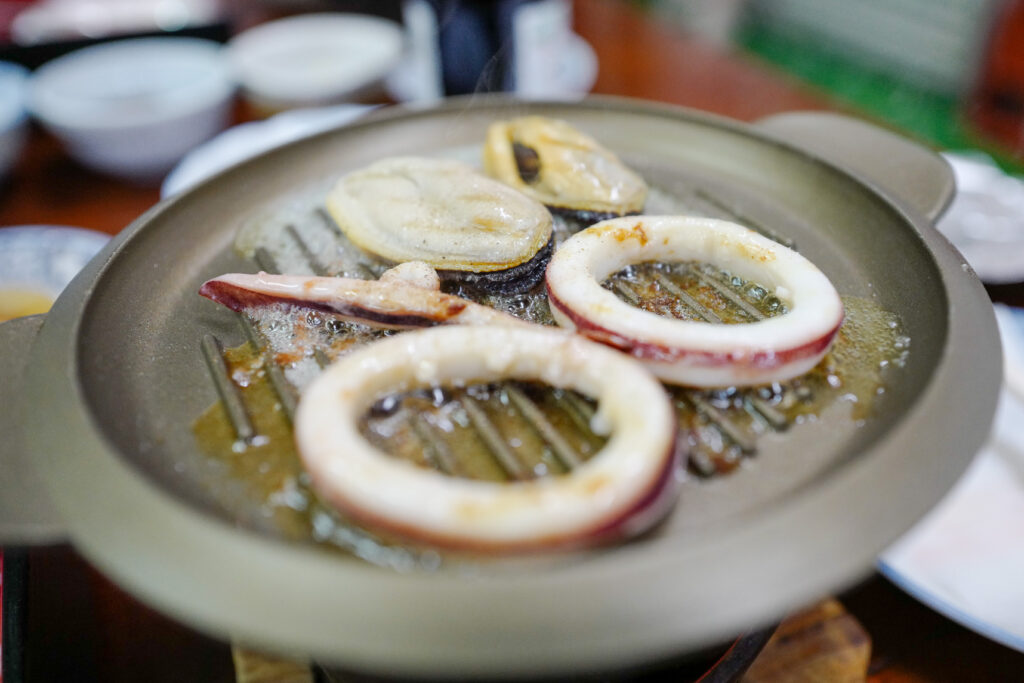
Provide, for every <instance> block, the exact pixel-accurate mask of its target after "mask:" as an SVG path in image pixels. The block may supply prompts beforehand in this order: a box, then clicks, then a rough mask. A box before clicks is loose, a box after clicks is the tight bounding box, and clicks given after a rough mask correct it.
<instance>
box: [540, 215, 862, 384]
mask: <svg viewBox="0 0 1024 683" xmlns="http://www.w3.org/2000/svg"><path fill="white" fill-rule="evenodd" d="M646 261H662V262H679V261H702V262H708V263H712V264H714V265H716V266H718V267H720V268H723V269H725V270H728V271H731V272H732V273H734V274H736V275H738V276H739V277H741V278H744V279H746V280H753V281H756V282H758V283H760V284H761V285H762V286H764V287H766V288H767V289H768V290H769V291H772V292H774V294H775V295H776V296H777V297H778V298H779V299H781V300H782V301H784V302H785V303H786V305H787V307H788V311H787V312H785V313H783V314H782V315H779V316H775V317H772V318H768V319H765V320H760V321H757V322H752V323H738V324H728V325H718V324H709V323H705V322H698V321H692V320H675V319H672V318H668V317H663V316H659V315H657V314H655V313H650V312H647V311H643V310H641V309H639V308H636V307H634V306H631V305H629V304H628V303H626V302H624V301H622V300H620V299H619V298H618V297H617V296H615V294H613V293H612V292H610V291H608V290H606V289H605V288H603V287H602V286H601V282H602V281H604V280H605V279H606V278H607V277H608V276H610V275H611V274H612V273H615V272H616V271H618V270H620V269H621V268H623V267H625V266H627V265H629V264H633V263H642V262H646ZM545 277H546V283H547V291H548V299H549V302H550V304H551V312H552V313H553V315H554V317H555V320H556V321H557V322H558V324H559V325H562V326H563V327H566V328H568V329H570V330H575V331H577V332H579V333H580V334H583V335H586V336H588V337H590V338H592V339H595V340H597V341H600V342H603V343H605V344H608V345H610V346H613V347H616V348H618V349H620V350H622V351H625V352H626V353H629V354H630V355H632V356H634V357H635V358H637V359H638V360H640V361H642V362H643V363H644V364H645V365H646V366H647V367H648V369H650V370H651V372H653V373H654V374H655V375H656V376H657V377H659V378H660V379H661V380H663V381H665V382H669V383H672V384H681V385H685V386H696V387H715V386H745V385H756V384H765V383H770V382H777V381H784V380H787V379H791V378H793V377H797V376H799V375H802V374H804V373H806V372H808V371H809V370H810V369H811V368H813V367H814V366H815V365H817V364H818V362H819V361H820V360H821V358H822V357H823V356H824V355H825V353H826V352H827V351H828V349H829V347H830V346H831V344H832V342H833V340H834V339H835V336H836V333H837V332H838V331H839V326H840V325H841V324H842V322H843V304H842V301H841V300H840V298H839V294H838V293H837V292H836V290H835V288H834V287H833V286H832V283H831V282H830V281H829V279H828V278H827V277H826V276H825V275H824V273H822V272H821V271H820V270H818V268H817V267H816V266H815V265H814V264H813V263H811V262H810V261H808V260H807V259H806V258H804V257H803V256H801V255H800V254H798V253H797V252H795V251H793V250H791V249H787V248H786V247H783V246H782V245H780V244H777V243H776V242H773V241H771V240H769V239H767V238H766V237H763V236H761V235H760V234H758V233H756V232H754V231H753V230H749V229H748V228H745V227H743V226H740V225H737V224H735V223H730V222H728V221H721V220H716V219H711V218H696V217H688V216H633V217H627V218H615V219H612V220H608V221H603V222H601V223H598V224H596V225H593V226H591V227H590V228H588V229H586V230H584V231H582V232H579V233H577V234H575V235H573V236H572V237H571V238H570V239H568V240H567V241H566V242H565V243H564V244H563V245H562V247H561V248H560V249H559V250H558V251H557V252H556V253H555V255H554V257H553V258H552V259H551V262H550V264H549V265H548V269H547V273H546V276H545Z"/></svg>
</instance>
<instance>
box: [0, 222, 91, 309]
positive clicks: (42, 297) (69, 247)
mask: <svg viewBox="0 0 1024 683" xmlns="http://www.w3.org/2000/svg"><path fill="white" fill-rule="evenodd" d="M109 239H110V236H109V235H106V234H103V233H101V232H96V231H94V230H86V229H84V228H75V227H70V226H61V225H23V226H16V227H9V228H0V322H3V321H5V320H10V319H12V318H19V317H21V316H25V315H35V314H37V313H46V312H47V311H48V310H49V309H50V306H51V304H53V302H54V300H55V299H56V298H57V296H58V295H60V293H61V291H62V290H63V289H64V287H66V286H67V284H68V283H69V282H71V280H72V279H74V277H75V275H77V274H78V271H80V270H81V269H82V267H83V266H85V264H86V263H88V262H89V261H90V260H91V259H92V257H93V256H95V255H96V253H97V252H98V251H99V250H100V249H102V248H103V246H104V245H105V244H106V243H107V241H108V240H109Z"/></svg>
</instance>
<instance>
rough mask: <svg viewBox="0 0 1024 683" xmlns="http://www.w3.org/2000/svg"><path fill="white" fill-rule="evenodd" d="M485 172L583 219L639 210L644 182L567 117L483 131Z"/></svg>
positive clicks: (590, 220)
mask: <svg viewBox="0 0 1024 683" xmlns="http://www.w3.org/2000/svg"><path fill="white" fill-rule="evenodd" d="M484 168H485V170H486V171H487V173H488V174H490V175H491V176H493V177H495V178H497V179H498V180H500V181H502V182H503V183H506V184H508V185H510V186H511V187H514V188H516V189H517V190H519V191H520V192H522V193H524V194H526V195H529V196H530V197H533V198H534V199H536V200H537V201H539V202H541V203H542V204H544V205H546V206H547V207H549V208H550V209H552V210H554V211H559V212H564V213H566V214H568V215H570V216H571V217H574V218H576V219H578V220H580V221H582V222H584V223H586V224H590V223H594V222H597V221H599V220H602V219H605V218H611V217H613V216H623V215H626V214H635V213H639V212H641V211H643V208H644V202H645V201H646V200H647V184H646V183H645V182H644V180H643V178H641V177H640V176H639V175H637V174H636V173H635V172H634V171H632V170H631V169H629V168H627V167H626V166H625V165H624V164H623V163H622V162H621V161H619V158H618V157H617V156H615V154H613V153H612V152H611V151H609V150H607V149H605V148H604V147H602V146H601V145H600V144H599V143H598V142H597V141H596V140H594V139H593V138H591V137H590V136H588V135H585V134H583V133H581V132H580V131H578V130H576V129H575V128H573V127H572V126H570V125H569V124H568V123H566V122H565V121H560V120H558V119H549V118H544V117H542V116H527V117H524V118H519V119H513V120H511V121H499V122H497V123H494V124H492V125H491V126H490V128H489V129H488V131H487V141H486V144H485V146H484Z"/></svg>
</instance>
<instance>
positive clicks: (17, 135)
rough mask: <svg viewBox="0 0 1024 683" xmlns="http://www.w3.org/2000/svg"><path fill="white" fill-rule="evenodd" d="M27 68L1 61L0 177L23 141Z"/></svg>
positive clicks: (15, 155)
mask: <svg viewBox="0 0 1024 683" xmlns="http://www.w3.org/2000/svg"><path fill="white" fill-rule="evenodd" d="M27 80H28V70H27V69H25V68H24V67H22V66H19V65H18V64H12V63H10V62H0V180H2V179H3V178H4V177H5V176H6V175H7V173H8V171H9V170H10V168H11V166H13V165H14V162H15V161H17V159H18V155H19V154H20V153H21V148H22V147H23V146H24V144H25V134H26V128H27V126H26V116H25V83H26V82H27Z"/></svg>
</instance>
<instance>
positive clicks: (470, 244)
mask: <svg viewBox="0 0 1024 683" xmlns="http://www.w3.org/2000/svg"><path fill="white" fill-rule="evenodd" d="M326 205H327V210H328V212H329V213H330V214H331V216H332V218H333V219H334V220H335V222H336V223H337V224H338V227H339V228H340V229H341V231H342V232H343V233H344V234H345V236H346V237H347V238H348V239H349V241H351V242H352V243H353V244H355V245H356V246H358V247H359V248H361V249H363V250H364V251H366V252H369V253H371V254H374V255H375V256H377V257H379V258H382V259H384V260H387V261H391V262H393V263H405V262H408V261H422V262H424V263H426V264H428V265H429V266H431V267H432V268H435V269H436V270H437V271H438V274H439V275H440V276H441V277H442V279H445V280H458V281H460V282H463V283H466V284H470V285H472V286H475V287H478V288H480V289H483V290H484V291H489V292H490V291H495V292H499V293H505V294H508V293H514V292H521V291H526V290H528V289H530V288H531V287H533V286H534V285H536V284H537V283H538V282H539V280H540V278H541V277H542V275H543V270H544V266H545V265H546V264H547V259H548V258H549V257H550V253H551V238H552V220H551V215H550V213H548V211H547V209H545V208H544V206H543V205H542V204H540V203H539V202H537V201H535V200H533V199H530V198H529V197H527V196H526V195H524V194H522V193H520V192H517V191H516V190H514V189H512V188H510V187H508V186H507V185H505V184H503V183H501V182H498V181H497V180H494V179H492V178H488V177H487V176H484V175H483V174H481V173H479V172H477V171H476V170H475V169H474V168H473V167H472V166H469V165H468V164H464V163H461V162H458V161H453V160H449V159H430V158H420V157H393V158H388V159H383V160H381V161H378V162H376V163H374V164H371V165H370V166H367V167H366V168H363V169H361V170H359V171H355V172H353V173H350V174H348V175H346V176H344V177H343V178H341V180H339V181H338V182H337V183H336V184H335V186H334V187H333V188H332V189H331V191H330V192H329V193H328V195H327V198H326Z"/></svg>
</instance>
